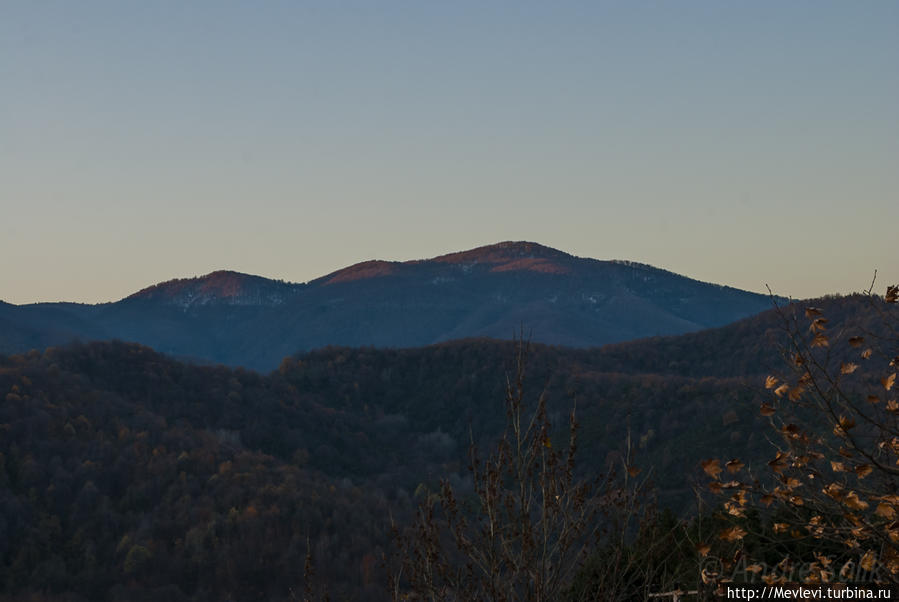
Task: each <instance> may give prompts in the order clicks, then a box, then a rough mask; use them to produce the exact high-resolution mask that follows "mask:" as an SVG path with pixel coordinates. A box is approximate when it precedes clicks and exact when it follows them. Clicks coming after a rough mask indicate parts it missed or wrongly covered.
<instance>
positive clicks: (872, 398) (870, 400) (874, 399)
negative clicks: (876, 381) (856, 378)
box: [868, 395, 880, 403]
mask: <svg viewBox="0 0 899 602" xmlns="http://www.w3.org/2000/svg"><path fill="white" fill-rule="evenodd" d="M868 403H880V398H879V397H878V396H877V395H868Z"/></svg>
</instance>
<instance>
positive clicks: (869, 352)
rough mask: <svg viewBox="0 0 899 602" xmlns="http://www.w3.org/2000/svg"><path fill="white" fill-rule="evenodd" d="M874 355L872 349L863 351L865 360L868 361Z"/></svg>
mask: <svg viewBox="0 0 899 602" xmlns="http://www.w3.org/2000/svg"><path fill="white" fill-rule="evenodd" d="M872 353H873V351H871V348H870V347H868V348H867V349H865V350H864V351H862V359H864V360H866V359H868V358H869V357H871V354H872Z"/></svg>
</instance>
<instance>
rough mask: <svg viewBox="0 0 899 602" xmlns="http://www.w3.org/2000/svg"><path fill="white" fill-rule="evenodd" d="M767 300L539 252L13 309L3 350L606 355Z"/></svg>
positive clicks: (227, 359)
mask: <svg viewBox="0 0 899 602" xmlns="http://www.w3.org/2000/svg"><path fill="white" fill-rule="evenodd" d="M770 306H771V301H770V299H768V298H767V297H766V296H764V295H758V294H755V293H749V292H746V291H741V290H738V289H734V288H729V287H722V286H718V285H714V284H708V283H703V282H698V281H696V280H692V279H690V278H686V277H683V276H679V275H677V274H674V273H671V272H668V271H665V270H660V269H657V268H653V267H651V266H647V265H642V264H636V263H631V262H622V261H598V260H595V259H586V258H580V257H575V256H573V255H569V254H567V253H564V252H562V251H558V250H556V249H551V248H548V247H545V246H542V245H539V244H536V243H530V242H505V243H499V244H495V245H490V246H486V247H480V248H477V249H472V250H469V251H463V252H459V253H452V254H448V255H443V256H440V257H435V258H433V259H428V260H416V261H407V262H387V261H368V262H364V263H360V264H356V265H353V266H350V267H347V268H344V269H342V270H339V271H337V272H334V273H332V274H329V275H327V276H324V277H322V278H319V279H316V280H313V281H311V282H309V283H306V284H290V283H285V282H280V281H274V280H268V279H265V278H261V277H258V276H250V275H246V274H238V273H236V272H226V271H219V272H213V273H212V274H209V275H207V276H203V277H200V278H189V279H181V280H173V281H169V282H164V283H161V284H157V285H155V286H152V287H149V288H146V289H144V290H142V291H140V292H138V293H135V294H133V295H131V296H129V297H127V298H125V299H123V300H121V301H119V302H116V303H107V304H101V305H94V306H89V305H75V304H38V305H28V306H10V305H6V306H4V307H3V308H0V320H2V319H6V320H7V322H6V324H7V325H8V326H7V328H5V329H4V330H3V331H2V332H0V351H6V352H15V351H22V350H24V349H27V348H28V347H29V346H31V347H45V346H47V345H51V344H61V343H65V342H68V341H69V340H71V339H73V338H81V339H83V340H93V339H122V340H127V341H135V342H139V343H142V344H146V345H149V346H151V347H153V348H155V349H157V350H159V351H162V352H165V353H169V354H172V355H175V356H179V357H190V358H195V359H199V360H204V361H212V362H222V363H226V364H231V365H242V366H245V367H251V368H255V369H271V368H273V367H274V366H276V365H277V363H278V362H279V361H280V359H281V358H282V357H284V356H286V355H289V354H291V353H295V352H297V351H302V350H308V349H314V348H318V347H322V346H325V345H345V346H360V345H374V346H379V347H411V346H421V345H428V344H432V343H436V342H440V341H447V340H452V339H458V338H465V337H482V336H486V337H492V338H501V339H508V338H511V337H512V336H513V334H514V333H515V332H516V331H517V330H518V329H519V328H520V327H521V326H524V327H525V329H526V330H527V331H529V332H531V333H532V336H533V339H534V340H535V341H539V342H543V343H550V344H557V345H566V346H572V347H592V346H598V345H603V344H606V343H613V342H619V341H627V340H633V339H637V338H641V337H649V336H657V335H671V334H681V333H685V332H691V331H696V330H701V329H703V328H709V327H714V326H720V325H723V324H727V323H730V322H733V321H734V320H737V319H740V318H743V317H746V316H749V315H752V314H755V313H758V312H759V311H763V310H765V309H767V308H769V307H770Z"/></svg>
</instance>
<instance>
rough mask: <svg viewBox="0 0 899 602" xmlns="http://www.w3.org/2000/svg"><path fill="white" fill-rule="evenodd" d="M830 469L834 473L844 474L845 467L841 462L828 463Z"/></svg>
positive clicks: (832, 461)
mask: <svg viewBox="0 0 899 602" xmlns="http://www.w3.org/2000/svg"><path fill="white" fill-rule="evenodd" d="M830 468H831V470H833V471H834V472H846V466H845V465H844V464H843V463H842V462H836V461H834V460H831V461H830Z"/></svg>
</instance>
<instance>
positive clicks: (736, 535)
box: [718, 526, 746, 541]
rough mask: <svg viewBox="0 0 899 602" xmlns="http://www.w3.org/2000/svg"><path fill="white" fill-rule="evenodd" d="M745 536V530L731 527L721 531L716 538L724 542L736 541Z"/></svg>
mask: <svg viewBox="0 0 899 602" xmlns="http://www.w3.org/2000/svg"><path fill="white" fill-rule="evenodd" d="M745 536H746V530H745V529H741V528H740V527H737V526H733V527H730V528H728V529H725V530H723V531H721V533H719V534H718V537H719V538H721V539H723V540H724V541H737V540H738V539H743V537H745Z"/></svg>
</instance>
